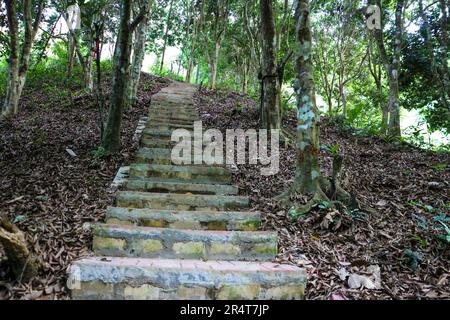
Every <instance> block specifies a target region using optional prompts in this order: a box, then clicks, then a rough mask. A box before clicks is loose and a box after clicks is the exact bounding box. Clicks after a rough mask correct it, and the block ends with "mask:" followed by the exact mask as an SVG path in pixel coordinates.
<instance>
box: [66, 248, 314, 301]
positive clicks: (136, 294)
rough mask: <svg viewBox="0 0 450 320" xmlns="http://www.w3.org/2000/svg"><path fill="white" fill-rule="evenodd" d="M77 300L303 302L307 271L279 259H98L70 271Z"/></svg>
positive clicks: (72, 291)
mask: <svg viewBox="0 0 450 320" xmlns="http://www.w3.org/2000/svg"><path fill="white" fill-rule="evenodd" d="M68 275H69V278H68V282H67V284H68V287H69V288H70V289H71V295H72V298H73V299H76V300H83V299H91V300H94V299H95V300H300V299H303V298H304V291H305V287H306V282H307V274H306V272H305V271H304V270H303V269H300V268H298V267H295V266H290V265H279V264H273V263H249V262H235V261H233V262H225V261H208V262H203V261H196V260H173V259H171V260H164V259H132V258H105V257H92V258H86V259H82V260H79V261H76V262H74V264H73V265H72V266H71V267H70V268H69V270H68Z"/></svg>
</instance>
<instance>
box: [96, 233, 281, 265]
mask: <svg viewBox="0 0 450 320" xmlns="http://www.w3.org/2000/svg"><path fill="white" fill-rule="evenodd" d="M277 246H278V237H277V234H276V232H266V231H251V232H247V231H203V230H182V229H166V228H149V227H136V226H128V225H110V224H97V225H95V226H94V242H93V249H94V252H95V254H97V255H101V256H112V257H134V258H163V259H201V260H223V261H230V260H238V261H271V260H274V259H275V256H276V254H277Z"/></svg>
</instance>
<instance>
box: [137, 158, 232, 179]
mask: <svg viewBox="0 0 450 320" xmlns="http://www.w3.org/2000/svg"><path fill="white" fill-rule="evenodd" d="M130 178H131V179H134V178H167V179H179V180H181V181H189V182H191V183H203V184H211V183H212V184H214V183H216V184H227V183H230V182H231V174H230V172H229V171H228V170H227V169H226V168H224V167H210V166H170V165H156V164H155V165H153V164H140V163H137V164H132V165H130Z"/></svg>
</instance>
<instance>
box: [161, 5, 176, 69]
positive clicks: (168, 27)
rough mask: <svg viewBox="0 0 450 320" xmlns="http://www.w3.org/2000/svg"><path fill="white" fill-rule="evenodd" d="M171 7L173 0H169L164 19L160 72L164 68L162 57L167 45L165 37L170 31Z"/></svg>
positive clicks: (163, 57)
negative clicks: (164, 28)
mask: <svg viewBox="0 0 450 320" xmlns="http://www.w3.org/2000/svg"><path fill="white" fill-rule="evenodd" d="M172 9H173V0H170V7H169V14H168V15H167V21H166V31H165V33H164V44H163V49H162V54H161V65H160V67H159V72H160V73H162V71H163V68H164V59H165V55H166V47H167V37H168V36H169V31H170V19H172Z"/></svg>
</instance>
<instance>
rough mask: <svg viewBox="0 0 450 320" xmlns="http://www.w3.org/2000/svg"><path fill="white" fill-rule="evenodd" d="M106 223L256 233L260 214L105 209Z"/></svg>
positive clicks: (259, 224) (259, 223)
mask: <svg viewBox="0 0 450 320" xmlns="http://www.w3.org/2000/svg"><path fill="white" fill-rule="evenodd" d="M106 223H108V224H116V225H120V224H126V225H136V226H142V227H152V228H170V229H189V230H222V231H256V230H258V229H259V228H260V227H261V214H260V213H259V212H220V211H173V210H151V209H129V208H116V207H108V208H107V210H106Z"/></svg>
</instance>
